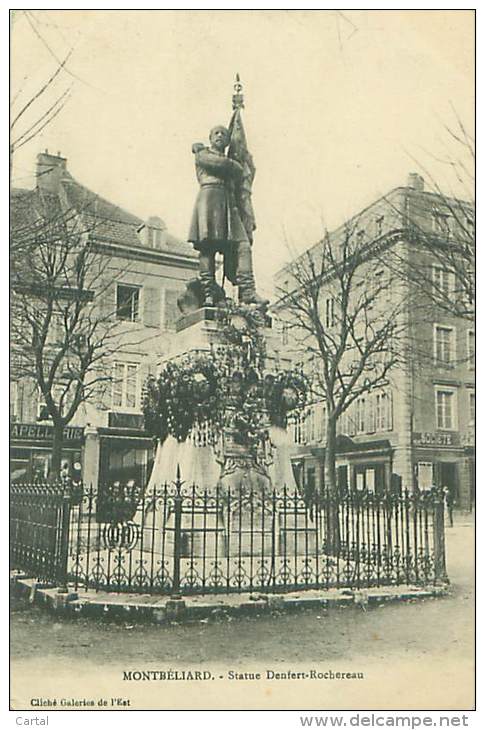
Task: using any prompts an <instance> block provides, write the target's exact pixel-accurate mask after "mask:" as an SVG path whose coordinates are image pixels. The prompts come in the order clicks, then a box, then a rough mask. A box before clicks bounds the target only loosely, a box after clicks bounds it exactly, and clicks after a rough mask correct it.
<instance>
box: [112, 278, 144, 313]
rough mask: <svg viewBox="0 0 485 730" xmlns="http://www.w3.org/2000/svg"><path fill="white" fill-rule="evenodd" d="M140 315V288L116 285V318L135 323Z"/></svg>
mask: <svg viewBox="0 0 485 730" xmlns="http://www.w3.org/2000/svg"><path fill="white" fill-rule="evenodd" d="M139 313H140V287H138V286H128V285H127V284H118V285H117V287H116V317H117V318H118V319H123V320H125V321H126V322H137V321H138V319H139Z"/></svg>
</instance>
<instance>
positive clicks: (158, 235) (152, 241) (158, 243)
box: [148, 226, 162, 249]
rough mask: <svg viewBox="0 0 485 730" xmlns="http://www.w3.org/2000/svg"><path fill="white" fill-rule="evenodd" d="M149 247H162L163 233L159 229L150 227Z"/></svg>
mask: <svg viewBox="0 0 485 730" xmlns="http://www.w3.org/2000/svg"><path fill="white" fill-rule="evenodd" d="M148 245H149V246H150V248H157V249H160V248H161V247H162V231H161V230H160V229H159V228H151V227H150V226H149V227H148Z"/></svg>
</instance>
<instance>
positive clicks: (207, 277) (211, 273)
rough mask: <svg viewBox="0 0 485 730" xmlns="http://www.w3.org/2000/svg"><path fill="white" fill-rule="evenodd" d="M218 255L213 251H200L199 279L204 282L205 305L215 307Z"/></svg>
mask: <svg viewBox="0 0 485 730" xmlns="http://www.w3.org/2000/svg"><path fill="white" fill-rule="evenodd" d="M215 259H216V257H215V254H213V253H202V252H201V253H200V256H199V279H200V283H201V284H202V292H203V296H204V307H213V306H214V302H215V292H214V290H215V287H216V260H215Z"/></svg>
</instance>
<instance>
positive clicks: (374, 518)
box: [11, 479, 447, 594]
mask: <svg viewBox="0 0 485 730" xmlns="http://www.w3.org/2000/svg"><path fill="white" fill-rule="evenodd" d="M11 501H12V506H11V559H12V567H15V568H20V569H22V570H25V571H29V572H30V573H31V574H32V575H35V576H36V577H39V578H40V579H44V580H47V581H52V582H57V583H59V582H69V583H73V584H74V585H75V587H76V589H82V588H85V589H88V588H92V589H95V590H109V591H120V592H121V591H128V592H137V593H154V594H157V593H160V594H190V593H210V592H246V591H260V592H263V591H268V592H278V591H293V590H303V589H311V588H324V589H329V588H341V587H350V588H364V587H370V586H384V585H394V584H416V585H421V584H429V583H436V582H442V581H444V580H447V578H446V564H445V543H444V517H443V499H442V495H441V494H440V493H437V492H436V493H435V492H433V493H427V494H420V493H409V492H407V491H404V492H403V493H402V494H400V495H397V496H396V495H389V494H385V495H376V494H373V493H370V492H358V491H355V492H349V493H347V494H344V495H340V496H339V497H338V498H336V497H331V496H330V495H322V496H314V497H312V498H311V499H309V498H308V497H305V496H304V495H302V494H300V493H299V492H297V491H291V492H290V491H289V490H287V489H285V488H283V489H281V490H277V489H275V490H266V491H264V490H261V489H259V490H256V489H254V490H252V491H251V490H243V489H241V490H238V491H231V490H230V489H223V488H222V487H216V488H214V489H213V490H211V489H199V488H198V487H197V486H195V485H191V486H189V485H187V484H184V483H183V482H182V481H181V480H180V479H178V480H177V481H175V482H174V483H171V484H168V483H167V484H163V485H161V486H159V487H156V488H152V489H150V491H148V490H141V489H138V488H137V487H136V486H135V485H134V484H133V483H132V484H128V485H120V484H119V483H117V484H115V485H110V486H102V485H101V486H99V487H98V488H96V487H93V486H82V485H79V486H78V487H77V489H76V490H75V491H74V492H72V491H69V490H63V489H62V488H61V487H57V488H54V487H47V486H44V487H39V486H38V485H36V486H31V485H15V486H13V487H12V489H11Z"/></svg>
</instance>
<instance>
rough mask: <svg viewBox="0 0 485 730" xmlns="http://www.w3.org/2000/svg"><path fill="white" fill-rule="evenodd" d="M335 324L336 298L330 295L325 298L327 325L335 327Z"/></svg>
mask: <svg viewBox="0 0 485 730" xmlns="http://www.w3.org/2000/svg"><path fill="white" fill-rule="evenodd" d="M334 324H335V300H334V298H333V297H328V298H327V299H326V300H325V327H333V326H334Z"/></svg>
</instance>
